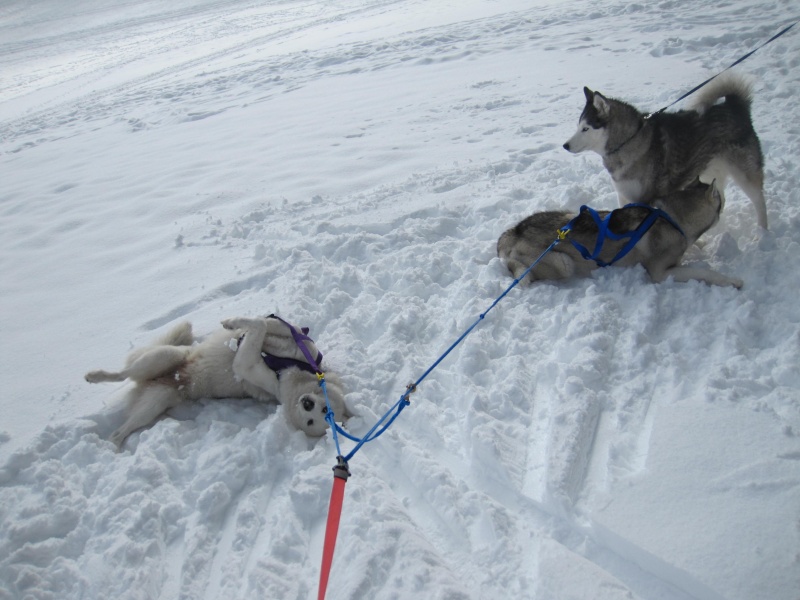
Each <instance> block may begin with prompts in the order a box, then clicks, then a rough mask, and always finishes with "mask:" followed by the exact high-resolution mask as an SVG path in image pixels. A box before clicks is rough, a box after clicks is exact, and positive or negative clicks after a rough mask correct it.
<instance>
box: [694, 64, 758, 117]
mask: <svg viewBox="0 0 800 600" xmlns="http://www.w3.org/2000/svg"><path fill="white" fill-rule="evenodd" d="M720 98H725V101H726V102H736V101H738V103H739V104H740V106H742V107H743V108H744V109H745V110H746V111H747V112H748V113H749V112H750V103H751V102H752V98H753V84H752V83H751V82H750V81H749V80H748V79H746V78H745V77H743V76H742V75H738V74H734V73H723V74H722V75H719V76H718V77H716V78H714V80H712V81H711V83H709V84H708V85H707V86H706V87H704V88H702V89H701V90H700V91H699V92H698V93H697V96H695V99H694V101H693V102H692V109H694V110H696V111H697V112H699V113H703V112H705V111H706V110H708V109H709V108H710V107H712V106H713V105H714V104H716V102H717V101H718V100H719V99H720Z"/></svg>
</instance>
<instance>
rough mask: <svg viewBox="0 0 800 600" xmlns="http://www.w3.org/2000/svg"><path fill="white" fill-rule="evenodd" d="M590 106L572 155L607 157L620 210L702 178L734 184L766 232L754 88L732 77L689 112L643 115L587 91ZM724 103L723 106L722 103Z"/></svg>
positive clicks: (718, 81)
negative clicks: (752, 111) (752, 109)
mask: <svg viewBox="0 0 800 600" xmlns="http://www.w3.org/2000/svg"><path fill="white" fill-rule="evenodd" d="M583 91H584V95H585V96H586V105H585V107H584V109H583V112H582V113H581V116H580V120H579V123H578V131H577V132H576V133H575V135H573V136H572V137H571V138H570V139H569V140H568V141H567V142H566V143H565V144H564V148H565V149H566V150H569V151H570V152H575V153H578V152H584V151H587V150H591V151H593V152H597V153H598V154H599V155H600V156H601V157H602V158H603V164H604V165H605V167H606V169H607V170H608V172H609V173H610V175H611V178H612V180H613V181H614V187H615V188H616V190H617V195H618V196H619V200H620V205H623V204H627V203H630V202H639V203H650V202H652V201H653V199H654V198H658V197H663V196H666V195H668V194H671V193H674V192H676V191H678V190H682V189H684V188H685V187H686V186H688V185H689V184H690V183H691V182H692V181H694V179H695V178H697V177H698V176H699V177H700V178H701V180H702V181H704V182H706V183H708V182H711V181H713V180H716V182H717V185H718V187H719V189H720V191H723V190H724V189H725V184H726V182H727V180H728V179H729V178H730V179H733V181H734V182H735V183H736V184H737V185H738V186H739V187H740V188H741V189H742V191H744V193H745V194H746V195H747V197H748V198H750V201H751V202H752V203H753V206H754V207H755V209H756V215H757V218H758V224H759V226H761V227H763V228H765V229H766V228H767V208H766V203H765V200H764V157H763V154H762V153H761V144H760V143H759V141H758V136H757V135H756V132H755V130H754V129H753V122H752V119H751V116H750V105H751V103H752V97H753V94H752V89H751V86H750V85H749V84H748V83H747V81H746V80H745V79H743V78H742V77H740V76H737V75H733V74H731V73H726V74H724V75H721V76H718V77H716V78H715V79H713V80H712V81H711V83H709V84H708V85H706V86H705V87H704V88H702V89H701V90H700V92H699V93H698V95H697V96H696V97H695V100H694V102H693V104H692V108H691V109H690V110H681V111H678V112H663V111H658V112H656V113H653V114H652V115H647V114H645V113H642V112H640V111H639V110H637V109H636V108H634V107H633V106H631V105H630V104H627V103H625V102H623V101H621V100H616V99H614V98H607V97H606V96H604V95H603V94H601V93H600V92H594V91H592V90H590V89H589V88H584V90H583ZM722 99H724V100H723V101H720V100H722Z"/></svg>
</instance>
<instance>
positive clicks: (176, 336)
mask: <svg viewBox="0 0 800 600" xmlns="http://www.w3.org/2000/svg"><path fill="white" fill-rule="evenodd" d="M193 343H194V335H193V334H192V324H191V323H189V321H184V322H183V323H178V324H177V325H176V326H175V327H173V328H172V329H170V330H169V331H168V332H167V333H165V334H164V335H163V336H162V337H160V338H159V339H158V340H156V341H155V342H154V343H153V345H154V346H191V345H192V344H193Z"/></svg>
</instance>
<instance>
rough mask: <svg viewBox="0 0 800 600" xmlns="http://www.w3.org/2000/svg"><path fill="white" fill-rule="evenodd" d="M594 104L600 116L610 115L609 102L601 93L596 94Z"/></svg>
mask: <svg viewBox="0 0 800 600" xmlns="http://www.w3.org/2000/svg"><path fill="white" fill-rule="evenodd" d="M593 104H594V107H595V109H596V110H597V114H598V115H600V116H601V117H604V116H606V115H607V114H608V100H606V98H605V96H603V94H601V93H600V92H595V93H594V98H593Z"/></svg>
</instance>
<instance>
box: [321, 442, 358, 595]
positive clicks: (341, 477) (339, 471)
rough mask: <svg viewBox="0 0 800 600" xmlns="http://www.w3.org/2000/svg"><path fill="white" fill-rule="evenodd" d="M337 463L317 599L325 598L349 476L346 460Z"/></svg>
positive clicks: (334, 469) (342, 459)
mask: <svg viewBox="0 0 800 600" xmlns="http://www.w3.org/2000/svg"><path fill="white" fill-rule="evenodd" d="M338 461H339V463H338V464H337V465H336V466H335V467H334V468H333V489H332V490H331V501H330V505H329V506H328V523H327V524H326V525H325V544H324V546H323V548H322V566H321V567H320V573H319V593H318V594H317V600H325V592H326V591H327V589H328V577H329V576H330V573H331V564H332V563H333V551H334V549H335V548H336V536H337V534H338V533H339V519H340V518H341V516H342V503H343V501H344V484H345V483H347V478H348V477H349V476H350V471H349V470H348V469H347V462H346V461H345V460H344V458H342V457H341V456H339V457H338Z"/></svg>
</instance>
